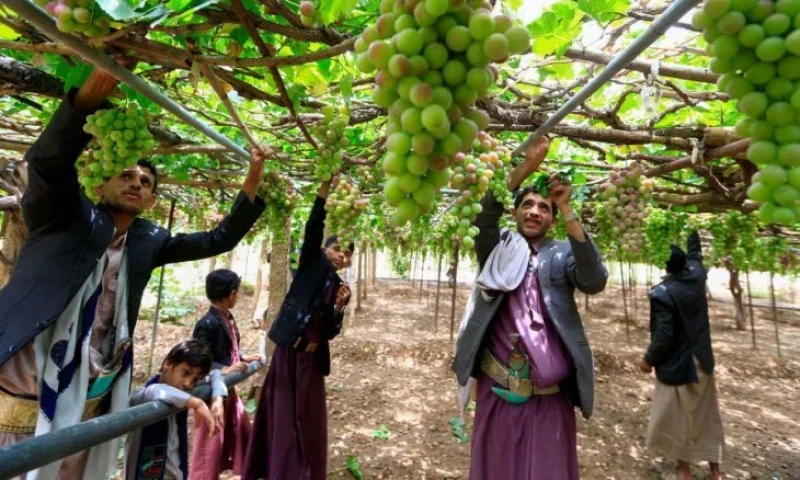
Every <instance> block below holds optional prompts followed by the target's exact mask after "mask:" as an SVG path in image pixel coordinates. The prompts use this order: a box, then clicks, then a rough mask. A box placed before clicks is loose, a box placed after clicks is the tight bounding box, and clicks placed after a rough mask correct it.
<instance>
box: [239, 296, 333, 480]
mask: <svg viewBox="0 0 800 480" xmlns="http://www.w3.org/2000/svg"><path fill="white" fill-rule="evenodd" d="M332 290H333V289H332V288H331V287H330V285H329V286H328V287H326V289H325V293H324V297H323V301H322V302H321V303H322V304H323V305H324V304H325V303H326V302H330V301H333V295H332ZM320 311H321V310H320ZM321 322H322V318H321V314H320V313H317V314H315V315H314V316H313V317H312V319H311V321H310V322H309V324H308V326H307V327H306V330H305V332H304V336H305V338H306V340H307V341H309V342H314V343H320V342H325V341H327V340H325V339H324V338H323V337H322V324H321ZM320 346H322V345H321V343H320ZM321 354H322V353H321V352H320V351H319V349H318V350H317V351H316V352H305V351H299V350H296V349H294V348H285V347H280V346H276V347H275V352H274V353H273V354H272V361H271V362H270V367H269V371H268V372H267V378H266V379H265V380H264V387H263V388H262V389H261V398H260V399H259V402H258V410H256V416H255V419H254V420H253V431H252V434H251V437H250V444H249V445H248V446H247V454H246V456H245V463H244V470H243V471H242V480H259V479H264V480H287V479H292V480H325V479H326V478H327V476H328V473H327V467H328V409H327V406H326V401H325V376H324V375H323V374H322V371H321V370H320V368H319V366H318V365H319V361H318V359H317V358H316V355H321Z"/></svg>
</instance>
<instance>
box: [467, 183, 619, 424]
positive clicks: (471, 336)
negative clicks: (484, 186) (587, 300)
mask: <svg viewBox="0 0 800 480" xmlns="http://www.w3.org/2000/svg"><path fill="white" fill-rule="evenodd" d="M481 204H482V205H483V211H482V213H481V214H480V215H478V217H477V218H476V219H475V222H474V224H475V226H477V227H478V228H479V229H480V233H479V234H478V237H477V238H476V241H475V253H476V254H477V256H478V264H479V266H480V268H481V269H482V268H483V267H484V264H485V263H486V260H487V258H488V257H489V254H490V253H491V252H492V250H493V249H494V247H495V246H496V245H497V244H498V243H499V242H500V227H499V225H498V220H499V219H500V217H501V216H502V214H503V206H502V205H501V204H500V203H499V202H497V200H495V198H494V196H493V195H492V194H491V193H489V194H487V195H486V197H484V199H483V201H482V202H481ZM538 260H539V267H538V271H539V282H540V283H539V285H540V287H541V289H542V296H543V298H544V304H545V308H546V309H547V313H548V314H549V315H550V318H551V319H552V321H553V325H555V327H556V330H557V331H558V334H559V335H560V336H561V340H562V341H563V342H564V344H565V345H566V347H567V350H568V351H569V353H570V355H571V356H572V360H573V362H574V364H575V370H576V372H575V376H574V377H573V378H570V379H569V380H568V381H567V382H565V384H564V385H562V387H563V389H564V390H565V391H566V392H567V393H568V394H569V395H570V398H571V399H572V401H573V403H574V404H575V405H576V406H579V407H580V409H581V413H582V414H583V416H584V418H589V417H590V416H591V414H592V406H593V403H594V360H593V358H592V350H591V348H590V347H589V341H588V339H587V338H586V332H585V331H584V329H583V323H582V322H581V316H580V314H579V313H578V307H577V305H576V304H575V297H574V292H575V289H576V288H577V289H578V290H580V291H581V292H584V293H588V294H595V293H599V292H602V291H603V289H604V288H605V286H606V280H607V279H608V270H606V267H605V265H603V259H602V257H601V256H600V252H599V251H598V250H597V247H596V246H595V245H594V243H593V242H592V241H591V239H590V240H589V241H587V242H578V241H577V240H575V239H573V238H571V237H570V239H569V241H554V240H550V239H547V240H545V242H544V243H543V244H542V245H541V247H540V249H539V254H538ZM505 296H506V295H505V294H504V293H500V294H498V295H496V296H494V297H493V298H491V299H489V300H486V299H484V298H483V296H482V295H478V298H477V299H476V302H475V309H474V311H473V313H472V316H471V317H470V318H469V319H468V320H467V326H466V329H465V330H464V333H463V334H462V336H461V338H460V339H459V341H458V344H457V345H456V356H455V360H454V361H453V366H452V368H453V371H454V372H455V373H456V377H457V378H458V382H459V383H460V384H461V385H466V383H467V380H469V377H470V376H472V375H473V373H474V372H475V369H476V360H477V358H478V355H479V354H480V351H481V349H482V348H483V343H484V340H485V338H486V333H487V331H488V329H489V325H490V324H491V322H492V320H493V319H494V318H495V316H496V314H497V312H498V310H499V308H500V307H501V305H503V304H504V303H505V302H504V300H505Z"/></svg>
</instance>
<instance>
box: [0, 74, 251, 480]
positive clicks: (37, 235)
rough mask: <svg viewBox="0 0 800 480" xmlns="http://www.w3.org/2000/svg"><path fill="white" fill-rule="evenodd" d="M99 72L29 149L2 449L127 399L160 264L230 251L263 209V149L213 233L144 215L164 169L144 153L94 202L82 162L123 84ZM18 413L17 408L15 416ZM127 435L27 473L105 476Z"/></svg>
mask: <svg viewBox="0 0 800 480" xmlns="http://www.w3.org/2000/svg"><path fill="white" fill-rule="evenodd" d="M116 85H117V80H116V79H115V78H114V77H112V76H111V75H110V74H108V73H106V72H103V71H101V70H95V71H93V72H92V74H91V75H90V76H89V78H88V79H87V80H86V82H85V83H84V85H83V86H82V87H81V88H80V89H79V90H77V91H75V90H72V91H71V92H69V93H68V94H67V97H66V99H65V101H64V102H62V104H61V106H60V107H59V108H58V110H57V111H56V113H55V114H54V115H53V117H52V119H51V120H50V123H49V124H48V125H47V128H45V130H44V132H43V133H42V134H41V136H40V137H39V138H38V139H37V141H36V143H34V145H33V146H32V147H31V149H30V150H29V151H28V152H27V154H26V155H25V159H26V161H27V164H28V186H27V189H26V191H25V195H24V196H23V198H22V211H23V215H24V218H25V225H26V227H27V229H28V234H27V238H26V240H25V243H24V245H23V247H22V251H21V253H20V256H19V260H18V261H17V263H16V265H15V269H14V272H13V275H12V277H11V279H10V280H9V282H8V284H7V285H6V286H5V288H3V289H2V290H0V406H1V407H2V408H0V446H4V445H8V444H11V443H14V442H18V441H20V440H24V439H26V438H28V437H30V436H31V435H33V434H36V435H42V434H45V433H48V432H51V431H56V430H59V429H62V428H65V427H67V426H70V425H74V424H76V423H79V422H80V421H82V420H86V419H89V418H93V417H97V416H99V415H103V414H105V413H108V412H113V411H118V410H121V409H124V408H127V406H128V395H129V392H130V381H131V365H132V363H133V350H132V348H131V339H132V338H133V332H134V327H135V326H136V320H137V318H138V313H139V305H140V303H141V299H142V294H143V293H144V289H145V287H146V285H147V282H148V280H149V279H150V274H151V272H152V270H154V269H155V268H157V267H159V266H162V265H165V264H168V263H175V262H184V261H190V260H197V259H201V258H206V257H211V256H214V255H218V254H220V253H223V252H227V251H229V250H231V249H232V248H233V247H234V246H235V245H236V244H237V243H238V242H239V241H240V240H241V239H242V237H243V236H244V235H245V234H246V233H247V232H248V231H249V230H250V228H251V227H252V226H253V224H254V223H255V221H256V219H257V218H258V217H259V215H260V214H261V212H262V211H263V210H264V203H263V201H262V200H261V199H259V198H257V196H256V191H257V188H258V185H259V182H260V181H261V178H262V174H263V166H264V160H265V154H263V153H261V152H260V151H254V152H253V156H252V159H251V162H250V169H249V172H248V173H247V177H246V179H245V181H244V183H243V185H242V191H241V193H240V194H239V196H238V198H237V199H236V201H235V202H234V205H233V207H232V209H231V212H230V213H229V214H228V215H227V216H226V217H225V218H224V219H223V220H222V221H221V222H220V224H219V225H218V226H217V227H216V228H215V229H213V230H211V231H208V232H200V233H192V234H179V235H174V236H173V235H172V234H171V233H170V232H169V231H167V230H166V229H163V228H161V227H159V226H158V225H156V224H154V223H152V222H149V221H147V220H143V219H141V218H139V215H140V214H141V213H142V212H144V211H145V210H148V209H150V208H151V207H152V206H153V204H154V203H155V199H156V186H157V183H158V177H157V174H156V169H155V167H154V166H153V165H152V164H151V163H150V162H148V161H146V160H141V161H139V163H138V164H137V165H135V166H133V167H128V168H126V169H125V170H124V171H123V172H122V173H120V174H119V175H116V176H113V177H110V178H107V179H104V180H103V183H102V184H101V185H100V186H99V187H98V189H97V192H96V193H97V194H98V197H99V198H100V201H99V202H98V203H97V204H94V203H92V202H91V201H90V200H89V199H88V198H87V197H86V196H85V195H84V193H83V192H82V191H81V187H80V184H79V182H78V173H77V170H76V166H75V163H76V161H77V159H78V156H79V155H80V154H81V152H82V151H83V150H84V148H85V147H86V145H87V144H88V142H89V140H90V139H91V136H90V135H89V134H87V133H85V132H84V130H83V126H84V124H85V123H86V118H87V116H88V115H89V114H91V113H93V112H95V111H97V110H98V109H99V108H101V107H103V106H107V103H106V97H107V96H108V95H109V94H110V93H111V91H112V90H114V88H116ZM12 412H13V414H12ZM118 445H119V442H118V440H114V441H110V442H106V443H104V444H102V445H98V446H96V447H94V448H92V449H90V450H87V451H84V452H81V453H78V454H75V455H73V456H71V457H68V458H66V459H63V460H60V461H56V462H54V463H52V464H49V465H47V466H43V467H41V468H39V469H37V470H35V471H33V472H29V473H28V479H29V480H31V479H39V478H41V479H46V480H52V479H54V478H67V479H78V478H92V479H94V478H106V477H107V476H108V474H109V473H110V472H111V471H113V469H114V468H115V465H116V460H117V452H118Z"/></svg>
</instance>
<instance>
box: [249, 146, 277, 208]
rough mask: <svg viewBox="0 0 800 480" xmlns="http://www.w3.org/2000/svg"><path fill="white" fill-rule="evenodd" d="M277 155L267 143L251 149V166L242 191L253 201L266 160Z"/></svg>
mask: <svg viewBox="0 0 800 480" xmlns="http://www.w3.org/2000/svg"><path fill="white" fill-rule="evenodd" d="M274 156H275V151H274V150H272V149H271V148H270V147H268V146H267V145H262V146H261V147H259V148H253V149H251V150H250V168H249V169H248V170H247V177H246V178H245V179H244V183H243V184H242V191H243V192H244V194H245V195H246V196H247V198H248V199H250V201H251V202H255V201H256V193H257V191H258V184H259V183H261V179H262V177H263V176H264V162H266V161H267V159H268V158H272V157H274Z"/></svg>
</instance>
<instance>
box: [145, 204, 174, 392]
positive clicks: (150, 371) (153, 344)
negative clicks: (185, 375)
mask: <svg viewBox="0 0 800 480" xmlns="http://www.w3.org/2000/svg"><path fill="white" fill-rule="evenodd" d="M176 201H177V199H175V198H173V199H172V202H170V204H169V220H167V231H169V232H171V231H172V222H173V220H174V219H175V202H176ZM164 268H166V267H161V272H160V273H159V274H158V294H157V295H156V311H155V313H154V314H153V334H152V335H151V336H150V358H149V359H148V360H147V376H148V377H149V376H150V375H152V374H153V354H154V353H155V350H156V337H157V336H158V315H159V314H160V313H161V294H162V293H163V292H164Z"/></svg>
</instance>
